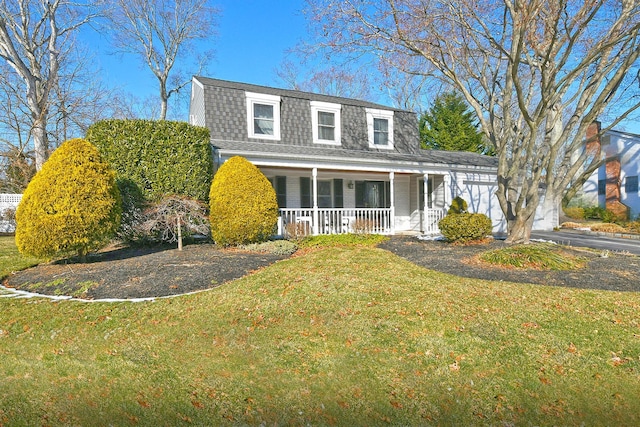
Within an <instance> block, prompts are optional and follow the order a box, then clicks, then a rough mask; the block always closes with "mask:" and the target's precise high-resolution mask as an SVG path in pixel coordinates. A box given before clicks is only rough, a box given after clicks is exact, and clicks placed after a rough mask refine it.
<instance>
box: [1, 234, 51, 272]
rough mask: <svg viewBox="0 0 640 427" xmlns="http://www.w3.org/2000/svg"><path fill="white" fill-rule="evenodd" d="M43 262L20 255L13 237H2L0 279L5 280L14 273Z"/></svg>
mask: <svg viewBox="0 0 640 427" xmlns="http://www.w3.org/2000/svg"><path fill="white" fill-rule="evenodd" d="M41 261H42V260H40V259H38V258H35V257H25V256H22V255H20V253H19V252H18V249H17V248H16V245H15V243H14V238H13V236H0V278H4V277H6V276H8V275H9V274H11V273H12V272H14V271H19V270H24V269H25V268H29V267H33V266H34V265H38V264H39V263H40V262H41Z"/></svg>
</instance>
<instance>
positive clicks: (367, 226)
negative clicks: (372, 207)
mask: <svg viewBox="0 0 640 427" xmlns="http://www.w3.org/2000/svg"><path fill="white" fill-rule="evenodd" d="M351 228H352V230H353V232H354V233H356V234H371V233H373V231H374V230H375V229H376V223H375V221H373V220H370V219H356V220H355V221H354V223H353V226H352V227H351Z"/></svg>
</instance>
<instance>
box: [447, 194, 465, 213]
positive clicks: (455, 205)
mask: <svg viewBox="0 0 640 427" xmlns="http://www.w3.org/2000/svg"><path fill="white" fill-rule="evenodd" d="M468 208H469V205H468V204H467V202H466V200H464V199H463V198H462V197H460V196H458V197H456V198H454V199H453V200H452V201H451V206H449V210H448V211H447V215H450V214H463V213H467V212H468V211H467V209H468Z"/></svg>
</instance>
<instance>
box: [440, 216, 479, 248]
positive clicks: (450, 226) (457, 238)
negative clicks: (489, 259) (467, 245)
mask: <svg viewBox="0 0 640 427" xmlns="http://www.w3.org/2000/svg"><path fill="white" fill-rule="evenodd" d="M438 227H439V228H440V232H441V233H442V235H443V236H444V237H445V238H446V239H447V240H448V241H449V242H460V243H464V242H468V241H472V240H481V239H484V238H485V237H487V236H490V235H491V231H492V224H491V219H490V218H489V217H488V216H486V215H484V214H477V213H461V214H448V215H446V216H445V217H444V218H442V219H441V220H440V221H439V222H438Z"/></svg>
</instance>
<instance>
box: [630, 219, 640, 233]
mask: <svg viewBox="0 0 640 427" xmlns="http://www.w3.org/2000/svg"><path fill="white" fill-rule="evenodd" d="M627 230H629V231H630V232H632V233H640V220H635V221H631V222H629V223H627Z"/></svg>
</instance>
